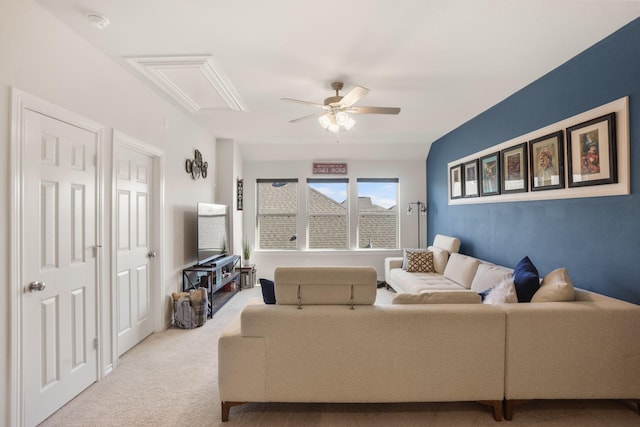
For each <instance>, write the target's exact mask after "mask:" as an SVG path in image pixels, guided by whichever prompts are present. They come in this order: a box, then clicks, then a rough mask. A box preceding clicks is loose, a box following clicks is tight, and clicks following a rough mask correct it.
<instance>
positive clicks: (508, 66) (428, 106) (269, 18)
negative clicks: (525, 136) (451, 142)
mask: <svg viewBox="0 0 640 427" xmlns="http://www.w3.org/2000/svg"><path fill="white" fill-rule="evenodd" d="M36 1H37V3H39V4H40V5H41V6H42V7H44V8H46V9H48V10H49V11H50V12H51V13H53V14H54V15H55V16H57V17H58V18H59V19H60V20H62V21H63V22H64V23H66V24H67V25H69V26H70V27H71V28H73V29H74V30H75V31H76V32H77V33H78V34H80V35H81V36H82V37H83V38H85V39H86V40H88V41H89V42H90V43H92V44H94V45H95V46H97V47H98V48H99V49H101V50H102V51H104V52H105V53H106V54H107V55H109V56H111V57H113V58H114V60H115V61H117V62H118V63H121V64H122V66H123V67H125V68H126V69H128V70H130V71H131V73H134V74H136V75H137V76H140V78H141V79H143V77H142V74H141V73H140V72H139V71H138V70H137V69H136V68H135V67H133V66H132V65H131V64H130V62H127V58H139V57H150V56H158V57H166V56H174V55H184V56H198V55H199V56H202V55H211V56H212V57H213V60H214V61H215V63H217V65H218V66H219V68H220V69H221V70H222V72H223V73H224V74H225V75H226V77H227V78H228V81H229V82H230V84H231V85H232V86H233V88H234V89H235V91H236V93H237V95H239V97H240V98H241V100H242V101H244V104H245V105H246V107H247V111H232V110H231V109H202V110H199V111H196V112H188V114H192V115H193V116H194V117H195V118H196V120H198V121H199V122H200V123H202V124H203V126H205V127H206V128H207V129H209V130H210V131H211V133H212V135H214V136H216V137H218V138H229V139H233V140H235V141H237V142H238V143H240V144H242V147H244V153H245V156H247V157H248V159H249V160H251V158H254V159H257V158H261V157H262V156H264V155H265V153H268V152H269V151H270V150H271V149H270V147H273V146H272V145H271V144H291V145H285V147H289V149H288V150H287V151H288V152H289V153H290V154H291V155H293V156H295V155H296V153H297V155H298V156H299V157H304V156H307V157H310V156H312V157H318V156H319V155H320V154H326V155H325V157H327V156H329V157H330V156H338V157H342V158H344V157H346V156H348V154H346V153H348V152H359V153H361V154H362V156H360V157H363V156H364V157H367V156H371V157H376V156H377V157H383V158H384V157H387V158H388V157H395V158H403V157H404V158H416V156H421V157H419V158H422V159H424V157H425V156H426V153H427V151H428V146H429V145H430V143H431V142H433V141H435V140H436V139H438V138H439V137H441V136H443V135H444V134H446V133H447V132H449V131H451V130H453V129H454V128H456V127H457V126H459V125H461V124H462V123H464V122H466V121H467V120H469V119H471V118H473V117H474V116H476V115H478V114H479V113H481V112H482V111H484V110H486V109H487V108H489V107H491V106H492V105H494V104H496V103H498V102H499V101H501V100H503V99H504V98H506V97H507V96H509V95H511V94H512V93H514V92H515V91H517V90H519V89H521V88H522V87H524V86H526V85H527V84H529V83H531V82H532V81H534V80H536V79H537V78H539V77H541V76H542V75H544V74H546V73H547V72H549V71H551V70H552V69H554V68H555V67H557V66H559V65H561V64H562V63H563V62H565V61H567V60H568V59H570V58H571V57H573V56H575V55H577V54H578V53H580V52H581V51H583V50H585V49H587V48H588V47H590V46H591V45H593V44H594V43H596V42H598V41H599V40H601V39H603V38H604V37H606V36H607V35H609V34H611V33H612V32H614V31H616V30H617V29H619V28H620V27H622V26H624V25H625V24H627V23H628V22H630V21H632V20H633V19H635V18H637V17H638V16H640V2H638V1H602V0H600V1H595V0H591V1H586V0H395V1H390V0H323V1H313V2H312V1H303V0H271V1H266V0H180V1H176V0H109V1H105V0H36ZM89 12H94V13H95V12H97V13H99V14H101V15H103V16H105V17H107V18H108V19H109V20H110V21H111V23H110V25H109V26H108V28H106V29H104V30H98V29H96V28H94V27H92V26H91V25H90V24H89V22H88V20H87V18H86V15H87V14H88V13H89ZM603 72H606V68H603ZM336 80H341V81H344V83H345V90H344V91H343V93H342V94H346V92H347V91H348V90H349V89H351V88H353V87H354V86H355V85H360V86H364V87H366V88H369V89H370V92H369V94H368V95H367V96H366V97H365V98H363V99H362V100H361V101H360V102H358V103H357V104H356V105H359V106H385V107H401V108H402V112H401V113H400V115H398V116H386V115H366V116H365V115H358V116H355V117H354V118H355V119H356V121H357V123H356V125H355V126H354V128H353V129H351V130H350V131H348V132H345V133H341V134H340V144H338V146H340V147H341V148H340V150H342V151H336V144H335V141H336V138H335V135H334V134H330V133H328V132H326V131H324V130H323V129H322V128H321V127H320V126H319V124H318V122H317V120H308V121H302V122H298V123H295V124H291V123H289V120H291V119H294V118H297V117H300V116H304V115H308V114H312V113H315V112H317V110H316V109H314V107H311V106H306V105H302V104H292V103H285V102H282V101H280V98H282V97H288V98H297V99H302V100H308V101H312V102H320V103H321V102H322V101H323V100H324V98H326V97H328V96H331V95H333V94H334V93H333V91H332V90H331V88H330V83H331V82H332V81H336ZM145 82H146V84H149V85H150V86H153V83H151V82H149V81H146V80H145ZM153 87H154V90H158V92H159V93H160V91H159V89H157V88H156V87H155V86H153ZM163 96H165V97H166V98H167V99H168V100H170V101H171V102H173V103H174V104H175V105H177V106H179V108H183V107H182V106H181V105H180V104H179V103H178V102H176V101H175V100H174V99H173V98H170V97H169V96H168V95H166V94H163ZM185 111H187V110H186V109H185ZM362 144H367V145H362ZM318 151H320V152H321V153H318ZM310 153H313V154H310Z"/></svg>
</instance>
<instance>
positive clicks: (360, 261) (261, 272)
mask: <svg viewBox="0 0 640 427" xmlns="http://www.w3.org/2000/svg"><path fill="white" fill-rule="evenodd" d="M275 149H277V148H274V150H275ZM315 161H320V160H315ZM327 161H332V162H335V161H340V162H346V163H347V171H348V174H347V175H346V176H344V175H339V176H338V175H315V176H314V175H313V174H312V166H313V160H298V161H283V162H257V161H249V162H245V163H244V166H243V170H244V195H245V200H244V211H243V226H244V230H245V234H246V236H247V237H248V239H249V243H250V245H251V247H252V248H255V247H256V242H255V232H256V216H255V209H256V179H258V178H297V179H298V182H299V185H301V186H302V187H305V185H306V179H307V178H313V177H315V178H332V177H340V178H345V177H346V178H349V183H350V185H354V186H355V185H356V179H357V178H398V179H399V181H400V182H399V200H400V202H399V206H398V207H399V210H398V215H399V219H400V248H402V247H416V246H417V242H418V239H417V229H418V219H417V216H416V215H415V214H413V215H411V216H408V215H407V214H406V208H407V205H408V203H409V202H415V201H417V200H420V201H422V202H424V201H425V187H426V182H425V160H424V159H423V158H420V157H416V160H389V161H373V160H366V161H363V160H335V159H331V160H327ZM298 194H299V196H301V197H304V196H303V194H304V191H299V192H298ZM351 197H352V201H355V199H354V198H353V197H357V194H356V191H352V196H351ZM298 203H299V205H301V206H304V205H305V204H306V200H298ZM352 206H355V205H353V204H352ZM420 221H421V225H420V233H421V235H422V237H421V243H422V246H423V247H424V246H425V236H426V217H420ZM351 246H352V247H353V246H354V245H353V244H352V245H351ZM401 254H402V252H401V250H400V249H398V250H382V249H380V250H378V249H366V250H348V251H335V250H329V251H319V250H303V249H300V250H298V251H261V250H255V249H254V250H253V253H252V254H251V262H252V263H255V264H256V269H257V272H258V277H264V278H273V270H274V269H275V268H276V267H278V266H283V265H289V266H292V265H370V266H373V267H375V268H376V271H377V272H378V278H379V279H380V280H383V279H384V258H385V257H388V256H400V255H401Z"/></svg>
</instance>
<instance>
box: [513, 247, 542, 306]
mask: <svg viewBox="0 0 640 427" xmlns="http://www.w3.org/2000/svg"><path fill="white" fill-rule="evenodd" d="M513 282H514V283H515V285H516V294H517V295H518V302H530V301H531V298H532V297H533V295H534V294H535V293H536V291H537V290H538V288H540V277H539V276H538V269H537V268H536V266H535V265H533V263H532V262H531V260H530V259H529V257H528V256H526V257H524V258H522V259H521V260H520V262H519V263H518V265H516V268H514V270H513Z"/></svg>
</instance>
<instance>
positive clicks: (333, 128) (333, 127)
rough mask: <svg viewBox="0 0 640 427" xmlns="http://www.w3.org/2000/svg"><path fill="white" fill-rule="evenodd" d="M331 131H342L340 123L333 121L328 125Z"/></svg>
mask: <svg viewBox="0 0 640 427" xmlns="http://www.w3.org/2000/svg"><path fill="white" fill-rule="evenodd" d="M327 130H328V131H329V132H333V133H338V132H339V131H340V125H339V124H336V123H331V124H330V125H329V127H327Z"/></svg>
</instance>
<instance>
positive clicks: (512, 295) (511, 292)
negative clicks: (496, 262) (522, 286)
mask: <svg viewBox="0 0 640 427" xmlns="http://www.w3.org/2000/svg"><path fill="white" fill-rule="evenodd" d="M482 302H483V303H484V304H505V303H517V302H518V296H517V295H516V287H515V285H514V283H513V277H508V278H506V279H504V280H503V281H502V282H500V283H499V284H498V285H496V286H494V287H493V288H491V290H490V291H489V293H488V294H487V295H486V296H485V297H484V299H483V301H482Z"/></svg>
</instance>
